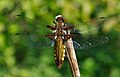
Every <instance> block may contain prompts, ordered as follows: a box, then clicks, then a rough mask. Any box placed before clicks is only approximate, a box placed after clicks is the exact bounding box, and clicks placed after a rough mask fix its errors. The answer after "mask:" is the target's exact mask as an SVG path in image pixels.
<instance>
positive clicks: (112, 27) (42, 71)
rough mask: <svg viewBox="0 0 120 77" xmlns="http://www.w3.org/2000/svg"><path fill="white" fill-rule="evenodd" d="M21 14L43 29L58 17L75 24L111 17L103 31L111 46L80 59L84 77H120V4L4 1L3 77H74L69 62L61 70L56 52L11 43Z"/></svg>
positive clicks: (0, 16) (0, 31)
mask: <svg viewBox="0 0 120 77" xmlns="http://www.w3.org/2000/svg"><path fill="white" fill-rule="evenodd" d="M18 14H22V15H24V16H25V17H27V18H30V19H32V20H36V19H37V21H38V23H39V22H40V23H39V24H40V25H41V24H43V23H45V24H47V23H52V22H53V20H54V17H55V16H56V15H58V14H61V15H63V16H64V17H65V18H66V19H67V21H69V22H71V23H75V24H77V23H79V21H83V22H85V21H89V20H91V19H94V18H99V17H101V16H105V17H108V21H107V23H105V25H104V28H103V29H104V32H105V34H106V35H107V36H108V38H109V39H110V40H109V42H108V43H107V44H105V45H102V46H99V47H96V48H92V49H88V50H80V51H76V55H77V59H78V63H79V68H80V72H81V77H120V1H119V0H0V77H72V76H71V71H70V67H69V62H68V60H67V58H65V62H64V64H63V66H62V68H61V69H57V67H56V65H55V62H54V56H53V55H54V50H53V48H44V49H34V48H30V47H26V46H24V45H23V44H22V43H20V42H18V40H17V41H15V42H17V44H13V43H11V34H12V33H13V34H14V33H16V32H18V31H19V26H20V25H19V26H18V24H19V23H18V24H17V23H15V24H14V23H12V17H13V16H14V15H18ZM38 19H39V20H38ZM33 24H34V23H33ZM15 25H16V26H15ZM43 26H44V25H43ZM42 30H43V33H44V31H45V30H44V29H42ZM42 30H40V31H42ZM34 38H35V37H34ZM20 40H22V39H19V41H20ZM26 40H29V38H27V39H26Z"/></svg>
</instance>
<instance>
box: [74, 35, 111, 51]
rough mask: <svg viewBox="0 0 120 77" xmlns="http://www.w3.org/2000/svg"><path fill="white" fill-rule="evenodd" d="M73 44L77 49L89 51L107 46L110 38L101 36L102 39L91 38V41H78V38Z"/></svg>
mask: <svg viewBox="0 0 120 77" xmlns="http://www.w3.org/2000/svg"><path fill="white" fill-rule="evenodd" d="M73 40H74V41H73V44H74V47H75V49H77V50H79V49H83V50H84V49H89V48H92V47H97V46H100V45H102V44H105V43H107V42H108V41H109V39H108V37H106V36H100V37H93V38H92V37H91V38H89V39H83V38H81V39H78V38H73Z"/></svg>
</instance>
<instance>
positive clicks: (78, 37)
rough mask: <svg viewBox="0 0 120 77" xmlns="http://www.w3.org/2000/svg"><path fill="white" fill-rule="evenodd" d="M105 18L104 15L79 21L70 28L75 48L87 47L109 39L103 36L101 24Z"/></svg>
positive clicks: (103, 42)
mask: <svg viewBox="0 0 120 77" xmlns="http://www.w3.org/2000/svg"><path fill="white" fill-rule="evenodd" d="M106 20H107V18H106V17H101V18H99V19H96V20H93V21H89V22H86V23H80V24H78V25H69V24H68V25H69V26H75V28H74V29H72V30H71V35H73V44H74V47H75V48H76V49H89V48H92V47H96V46H99V45H102V44H105V43H107V42H108V41H109V39H108V37H106V36H104V32H103V24H104V23H105V21H106Z"/></svg>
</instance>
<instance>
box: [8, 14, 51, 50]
mask: <svg viewBox="0 0 120 77" xmlns="http://www.w3.org/2000/svg"><path fill="white" fill-rule="evenodd" d="M9 24H12V25H14V26H17V28H18V30H17V32H15V33H12V34H11V37H10V38H11V40H12V42H13V43H17V42H19V43H20V44H23V45H25V46H29V47H33V48H43V47H51V46H52V41H51V40H49V39H48V38H47V37H45V34H49V33H52V31H50V30H49V29H47V27H46V26H47V25H48V24H49V23H48V24H47V23H45V22H44V21H42V20H40V19H39V21H38V20H32V19H29V18H25V17H23V16H21V15H17V16H14V17H13V18H12V19H11V20H10V23H9Z"/></svg>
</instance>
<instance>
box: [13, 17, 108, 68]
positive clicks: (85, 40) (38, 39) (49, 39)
mask: <svg viewBox="0 0 120 77" xmlns="http://www.w3.org/2000/svg"><path fill="white" fill-rule="evenodd" d="M105 21H106V18H105V17H101V18H99V19H98V20H95V22H93V23H91V22H89V23H88V22H87V23H81V24H79V25H74V24H70V23H68V22H66V19H65V18H64V17H63V16H62V15H58V16H56V17H55V21H54V22H53V23H54V25H48V26H47V27H45V24H44V25H43V23H42V22H37V23H36V21H35V22H33V21H31V20H29V19H28V18H25V17H23V16H21V15H17V16H15V23H16V24H20V25H19V26H18V27H19V28H20V29H19V30H18V31H19V32H18V33H15V36H17V35H20V38H21V40H23V41H22V42H23V43H24V44H25V45H28V46H30V47H33V48H42V47H52V46H54V58H55V63H56V65H57V67H58V68H61V66H62V64H63V61H64V56H65V42H66V41H67V40H68V39H69V38H72V40H73V45H74V48H75V49H77V50H79V49H88V48H91V47H96V46H99V45H102V44H105V43H107V42H108V41H109V39H108V37H106V36H104V35H103V31H102V28H103V24H104V22H105ZM48 29H51V31H50V30H48ZM68 31H70V34H68ZM13 41H15V39H13Z"/></svg>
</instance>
